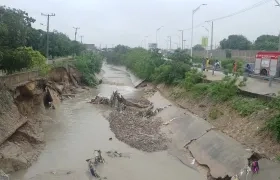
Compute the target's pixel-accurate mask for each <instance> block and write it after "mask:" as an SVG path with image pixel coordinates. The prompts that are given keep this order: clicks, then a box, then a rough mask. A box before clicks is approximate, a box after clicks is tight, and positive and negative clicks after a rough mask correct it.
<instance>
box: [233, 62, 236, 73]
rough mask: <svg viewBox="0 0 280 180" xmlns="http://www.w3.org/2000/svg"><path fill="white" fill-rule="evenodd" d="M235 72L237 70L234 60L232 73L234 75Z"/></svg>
mask: <svg viewBox="0 0 280 180" xmlns="http://www.w3.org/2000/svg"><path fill="white" fill-rule="evenodd" d="M236 72H237V62H236V61H234V62H233V74H234V75H235V74H236Z"/></svg>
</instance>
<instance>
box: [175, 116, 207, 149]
mask: <svg viewBox="0 0 280 180" xmlns="http://www.w3.org/2000/svg"><path fill="white" fill-rule="evenodd" d="M170 128H171V131H172V132H173V134H172V141H173V142H174V143H175V144H176V146H177V147H178V148H184V147H185V146H186V145H187V144H188V143H190V142H191V141H193V140H196V139H199V138H200V137H201V136H203V135H204V134H205V133H207V131H208V130H210V129H211V128H212V125H211V124H209V123H208V122H206V121H202V120H197V119H196V118H194V117H191V116H189V115H186V116H185V117H180V118H177V119H175V120H174V121H173V122H172V125H171V126H170Z"/></svg>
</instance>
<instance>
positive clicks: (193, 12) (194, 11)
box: [191, 4, 207, 60]
mask: <svg viewBox="0 0 280 180" xmlns="http://www.w3.org/2000/svg"><path fill="white" fill-rule="evenodd" d="M206 5H207V4H201V5H199V6H198V7H197V8H196V9H194V10H193V11H192V34H191V60H192V57H193V17H194V14H195V13H196V11H198V10H199V8H200V7H201V6H206Z"/></svg>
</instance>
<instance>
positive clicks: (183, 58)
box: [169, 49, 191, 64]
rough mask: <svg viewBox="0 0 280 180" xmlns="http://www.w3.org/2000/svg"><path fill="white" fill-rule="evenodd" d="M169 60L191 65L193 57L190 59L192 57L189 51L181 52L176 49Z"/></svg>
mask: <svg viewBox="0 0 280 180" xmlns="http://www.w3.org/2000/svg"><path fill="white" fill-rule="evenodd" d="M169 59H171V60H173V61H180V62H184V63H187V64H190V59H191V57H190V55H189V54H188V52H187V51H185V50H181V49H176V50H175V51H174V53H172V54H171V55H170V56H169Z"/></svg>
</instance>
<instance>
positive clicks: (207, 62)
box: [206, 58, 210, 71]
mask: <svg viewBox="0 0 280 180" xmlns="http://www.w3.org/2000/svg"><path fill="white" fill-rule="evenodd" d="M209 64H210V59H209V58H206V71H208V68H209Z"/></svg>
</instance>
